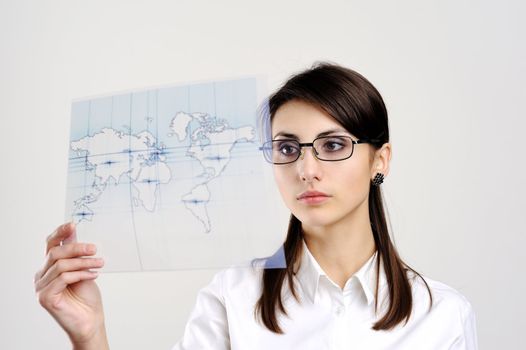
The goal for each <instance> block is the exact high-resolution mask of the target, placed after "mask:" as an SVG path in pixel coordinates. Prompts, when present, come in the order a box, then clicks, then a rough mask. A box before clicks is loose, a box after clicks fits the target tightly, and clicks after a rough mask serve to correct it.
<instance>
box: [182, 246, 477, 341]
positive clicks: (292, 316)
mask: <svg viewBox="0 0 526 350" xmlns="http://www.w3.org/2000/svg"><path fill="white" fill-rule="evenodd" d="M303 248H304V249H303V255H302V257H301V265H300V268H299V270H298V272H297V274H296V276H295V277H296V278H295V283H296V292H297V294H298V296H299V302H298V301H297V300H296V299H295V298H294V297H293V296H292V295H291V293H290V289H288V287H287V284H286V283H284V286H285V287H284V288H285V289H284V293H283V295H284V305H285V308H286V310H287V313H288V316H284V315H283V314H281V313H277V315H279V316H278V320H279V324H280V326H281V328H282V330H283V331H284V333H285V334H275V333H273V332H271V331H269V330H268V329H267V328H265V326H264V325H263V324H262V323H260V322H259V320H257V319H256V318H255V317H254V306H255V304H256V302H257V300H258V299H259V297H260V295H261V288H262V283H261V274H262V270H260V269H254V268H230V269H227V270H223V271H221V272H219V273H218V274H216V275H215V277H214V278H213V280H212V282H211V283H210V284H209V285H208V286H207V287H205V288H203V289H202V290H201V291H200V292H199V294H198V296H197V302H196V305H195V308H194V310H193V311H192V313H191V315H190V319H189V321H188V323H187V325H186V328H185V332H184V336H183V339H182V340H181V341H180V342H179V343H177V344H176V345H175V347H174V348H173V350H194V349H243V350H257V349H265V350H269V349H271V350H281V349H301V350H308V349H313V350H314V349H315V350H324V349H367V350H374V349H394V350H396V349H404V350H407V349H454V350H460V349H466V350H475V349H477V337H476V328H475V316H474V313H473V310H472V308H471V304H470V303H469V302H468V301H467V300H466V298H465V297H464V296H463V295H462V294H460V293H459V292H457V291H456V290H454V289H453V288H451V287H449V286H447V285H445V284H443V283H440V282H437V281H434V280H431V279H429V278H425V280H426V282H427V283H428V285H429V287H430V288H431V291H432V294H433V306H432V308H431V311H429V295H428V291H427V289H426V287H425V285H424V283H423V282H422V280H421V279H420V278H418V277H414V276H411V277H410V281H411V283H412V293H413V311H412V314H411V317H410V319H409V321H408V323H407V324H406V325H405V326H404V322H402V323H401V324H399V325H398V326H396V327H395V328H394V329H392V330H390V331H375V330H373V329H372V328H371V327H372V325H373V324H374V323H375V321H377V320H378V319H379V318H380V317H381V316H383V314H384V311H385V309H384V308H382V307H381V306H382V305H383V306H384V307H385V306H386V305H387V302H386V297H387V290H386V287H387V284H386V280H385V272H384V270H383V268H381V269H380V278H379V289H378V298H379V300H378V306H379V309H378V314H377V315H375V311H374V304H375V302H374V301H375V287H376V272H375V271H376V268H375V267H376V258H377V253H375V254H373V255H372V256H371V258H369V260H368V261H367V262H366V263H365V264H364V265H363V266H362V267H361V268H360V269H359V270H358V271H357V272H356V273H355V274H354V275H353V276H352V277H351V278H350V279H349V280H348V281H347V283H346V284H345V286H344V288H343V290H342V289H341V288H340V287H339V286H338V285H336V284H335V283H334V282H333V281H331V280H330V279H329V278H328V276H327V275H326V274H325V272H323V270H322V269H321V268H320V266H319V265H318V263H317V262H316V260H315V259H314V257H313V256H312V254H311V253H310V252H309V250H308V248H307V246H306V245H305V243H304V244H303ZM380 267H381V264H380ZM428 311H429V312H428Z"/></svg>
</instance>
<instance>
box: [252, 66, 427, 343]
mask: <svg viewBox="0 0 526 350" xmlns="http://www.w3.org/2000/svg"><path fill="white" fill-rule="evenodd" d="M292 100H300V101H304V102H307V103H310V104H312V105H314V106H317V107H319V108H321V109H322V110H323V111H324V112H325V113H327V114H328V115H330V116H331V117H332V118H334V119H335V120H336V121H337V122H338V123H340V124H341V125H342V126H343V127H344V128H345V129H346V130H347V131H349V132H350V133H352V134H353V135H354V136H356V137H357V138H359V139H365V140H368V142H369V143H370V144H371V145H372V146H373V147H374V148H375V149H379V148H380V147H382V145H383V144H384V143H387V142H389V125H388V119H387V109H386V107H385V104H384V101H383V99H382V97H381V96H380V93H379V92H378V90H376V88H375V87H374V86H373V85H372V84H371V83H370V82H369V81H368V80H367V79H365V78H364V77H363V76H362V75H360V74H359V73H357V72H355V71H353V70H351V69H348V68H344V67H341V66H338V65H335V64H329V63H317V64H315V65H314V66H313V67H312V68H310V69H307V70H306V71H303V72H301V73H299V74H296V75H294V76H292V77H291V78H289V80H288V81H287V82H286V83H285V84H284V85H283V86H282V87H281V88H280V89H279V90H278V91H276V92H275V93H274V94H272V95H271V96H270V97H269V99H268V101H267V102H268V104H265V106H264V108H263V109H262V111H263V113H262V116H263V120H262V121H263V127H264V129H266V132H267V136H266V137H269V134H268V132H270V123H271V122H272V118H273V117H274V115H275V113H276V111H277V110H278V109H279V108H280V107H281V106H282V105H284V104H285V103H287V102H288V101H292ZM369 216H370V220H371V228H372V231H373V236H374V241H375V245H376V250H377V251H378V259H377V260H376V261H377V264H376V281H377V283H376V291H375V310H378V281H379V274H380V263H383V268H384V271H385V275H386V280H387V285H388V295H389V305H388V308H387V311H386V312H385V314H384V315H383V316H382V317H381V318H380V319H379V320H377V321H376V323H375V324H374V325H373V327H372V328H373V329H374V330H389V329H392V328H394V327H395V326H397V325H398V324H399V323H401V322H402V321H404V320H405V323H407V321H408V320H409V317H410V316H411V311H412V306H413V298H412V294H411V284H410V282H409V278H408V275H407V272H408V271H409V270H411V271H412V272H414V273H415V274H416V276H418V277H419V278H421V279H422V281H423V282H424V284H425V285H426V287H427V289H428V292H429V297H430V308H431V305H432V303H433V298H432V295H431V290H430V289H429V286H428V285H427V283H426V281H425V280H424V278H423V277H422V276H421V275H420V274H418V273H417V272H416V271H415V270H413V269H412V268H410V267H409V266H408V265H407V264H406V263H404V262H403V261H402V259H401V258H400V256H399V255H398V252H397V250H396V248H395V246H394V244H393V243H392V241H391V238H390V235H389V229H388V225H387V219H386V214H385V211H384V205H383V200H382V191H381V188H380V187H379V186H370V190H369ZM302 239H303V232H302V228H301V222H300V221H299V220H298V219H297V218H296V217H295V216H294V215H291V218H290V222H289V227H288V232H287V237H286V239H285V242H284V245H283V251H284V255H285V260H286V264H287V267H286V268H281V269H265V270H264V271H263V276H262V283H263V288H262V293H261V297H260V298H259V300H258V302H257V304H256V308H255V314H256V317H258V318H259V319H260V320H261V321H262V322H263V324H264V325H265V327H267V328H268V329H269V330H270V331H272V332H275V333H283V331H282V329H281V328H280V325H279V322H278V317H277V312H281V313H283V314H285V315H286V314H287V311H286V309H285V307H284V305H283V301H282V294H281V292H282V288H283V285H284V283H285V280H286V283H287V284H288V286H289V288H290V290H291V292H292V295H293V296H294V297H295V298H296V299H298V298H297V294H296V290H295V287H294V279H293V277H294V274H295V271H294V267H295V265H296V264H297V262H298V261H299V258H300V255H301V251H302Z"/></svg>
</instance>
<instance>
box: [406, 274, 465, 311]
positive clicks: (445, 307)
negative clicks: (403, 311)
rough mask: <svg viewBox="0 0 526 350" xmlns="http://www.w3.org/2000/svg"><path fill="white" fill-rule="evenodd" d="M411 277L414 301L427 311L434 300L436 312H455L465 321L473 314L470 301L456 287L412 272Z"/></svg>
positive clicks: (432, 307)
mask: <svg viewBox="0 0 526 350" xmlns="http://www.w3.org/2000/svg"><path fill="white" fill-rule="evenodd" d="M409 276H410V277H409V279H410V281H411V287H412V292H413V298H414V301H415V302H416V303H419V304H420V305H422V306H425V307H426V309H429V305H430V302H431V299H432V306H431V309H432V310H436V312H440V311H442V312H447V313H450V312H455V313H456V314H457V315H460V316H461V318H463V319H464V318H467V317H469V316H470V315H471V314H472V313H473V308H472V305H471V303H470V302H469V300H468V299H467V298H466V296H465V295H464V294H462V293H461V292H460V291H458V290H457V289H455V288H454V287H452V286H450V285H448V284H446V283H444V282H441V281H438V280H435V279H432V278H429V277H427V276H423V275H417V274H416V273H414V272H411V273H410V274H409ZM430 297H431V298H430Z"/></svg>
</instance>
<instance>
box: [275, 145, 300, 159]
mask: <svg viewBox="0 0 526 350" xmlns="http://www.w3.org/2000/svg"><path fill="white" fill-rule="evenodd" d="M297 151H298V147H297V146H296V145H294V144H291V143H282V144H279V145H278V152H279V153H281V154H282V155H285V156H290V155H294V154H296V152H297Z"/></svg>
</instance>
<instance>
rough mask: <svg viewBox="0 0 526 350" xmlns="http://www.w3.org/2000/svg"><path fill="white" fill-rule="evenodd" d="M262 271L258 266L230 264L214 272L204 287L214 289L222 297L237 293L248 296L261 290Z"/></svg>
mask: <svg viewBox="0 0 526 350" xmlns="http://www.w3.org/2000/svg"><path fill="white" fill-rule="evenodd" d="M262 273H263V269H262V268H258V267H250V266H242V267H237V266H235V267H234V266H231V267H228V268H224V269H222V270H219V271H218V272H216V273H215V274H214V277H213V278H212V280H211V281H210V283H209V284H208V286H207V287H205V289H209V290H214V292H215V293H214V294H217V295H218V296H220V297H221V298H222V299H224V298H228V297H230V298H231V297H232V296H233V295H234V296H235V295H239V294H244V295H246V296H248V295H250V294H255V293H257V292H259V291H260V290H261V277H262Z"/></svg>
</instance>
